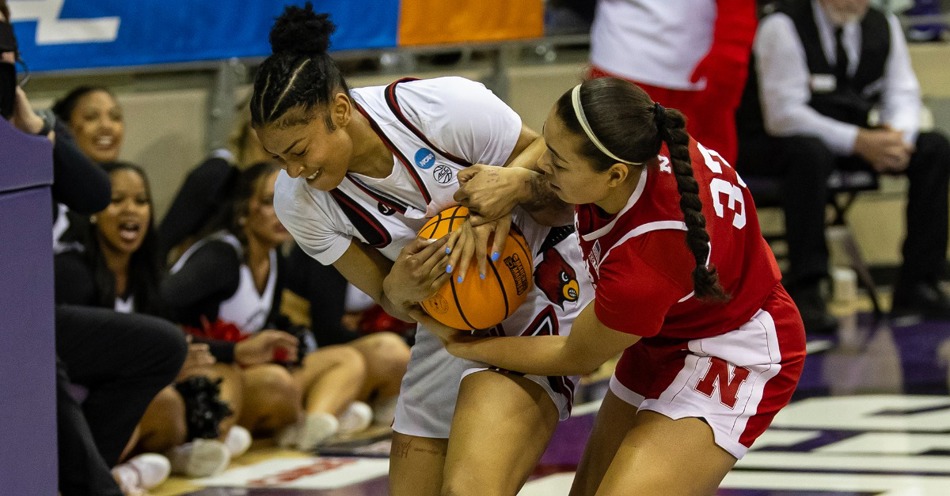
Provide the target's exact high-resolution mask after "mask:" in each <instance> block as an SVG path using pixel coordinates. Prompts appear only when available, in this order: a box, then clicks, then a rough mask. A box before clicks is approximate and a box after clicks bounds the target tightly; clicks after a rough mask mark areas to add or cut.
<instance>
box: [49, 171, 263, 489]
mask: <svg viewBox="0 0 950 496" xmlns="http://www.w3.org/2000/svg"><path fill="white" fill-rule="evenodd" d="M101 166H102V168H103V169H104V170H105V171H106V172H107V173H108V174H109V178H110V180H111V183H112V199H111V202H110V204H109V206H108V207H106V209H105V210H102V211H101V212H98V213H96V214H93V215H92V216H90V222H88V223H77V224H75V226H87V227H85V228H84V229H83V232H75V231H76V230H77V229H73V230H71V231H68V232H67V233H66V234H65V235H64V238H66V239H67V240H68V241H75V242H73V243H70V245H72V246H75V245H76V244H78V245H79V246H80V247H82V250H81V251H80V250H69V251H65V252H62V253H59V254H57V255H56V258H55V263H56V299H57V302H59V303H67V304H73V305H88V306H98V307H103V308H111V309H114V310H116V311H117V312H122V313H131V312H136V313H144V314H149V315H155V316H159V317H165V316H167V312H166V309H165V307H164V305H163V304H162V302H161V298H160V296H159V283H160V280H161V277H162V276H163V267H164V266H163V264H162V263H161V262H160V261H159V258H158V239H157V234H156V232H155V228H154V225H155V222H154V218H153V208H152V195H151V189H150V187H149V184H148V178H147V176H146V174H145V171H144V170H142V168H141V167H139V166H136V165H133V164H129V163H124V162H107V163H104V164H101ZM213 363H214V358H213V357H212V356H211V354H210V352H209V350H208V344H207V343H190V344H189V353H188V357H187V358H186V360H185V364H184V365H183V366H182V370H181V372H180V373H179V374H178V377H176V379H175V383H173V384H171V385H168V386H166V387H165V388H164V389H162V390H161V391H160V392H159V393H158V395H157V396H156V397H155V399H153V400H152V402H151V403H150V404H149V407H148V409H147V410H146V411H145V414H144V416H143V417H142V421H141V422H140V423H139V427H138V430H137V433H138V435H137V436H136V439H135V441H134V442H133V443H132V446H130V448H131V450H132V452H133V453H141V452H155V453H165V454H167V455H168V457H169V458H170V459H171V469H172V471H173V472H174V473H179V474H183V475H187V476H190V477H204V476H209V475H213V474H215V473H217V472H220V471H221V470H223V469H224V468H225V467H227V465H228V462H229V461H230V460H231V459H232V458H233V457H237V456H240V455H241V454H243V453H244V452H245V451H247V449H248V448H249V447H250V442H251V438H250V434H249V433H248V432H247V430H246V429H244V428H243V427H240V426H233V423H234V420H233V419H227V420H224V419H222V418H220V417H221V416H222V415H223V413H226V412H225V411H224V410H226V405H224V404H223V403H222V404H221V405H224V406H223V407H222V406H218V411H217V412H215V413H216V414H217V415H216V416H214V419H215V424H214V426H213V427H214V428H213V429H212V431H217V432H220V438H221V441H218V440H215V439H204V438H198V439H195V440H194V441H192V442H186V441H189V430H191V431H195V432H196V431H198V430H199V429H196V428H192V429H189V424H188V419H190V418H194V417H196V416H198V417H203V416H204V414H205V413H207V411H209V410H210V411H214V407H215V406H217V404H212V405H208V408H205V409H203V410H201V413H196V412H195V411H194V410H196V409H197V408H198V406H197V405H198V403H196V402H194V399H195V398H194V397H195V396H197V394H192V395H189V397H188V401H187V402H186V398H184V397H183V395H182V393H181V392H180V390H179V388H181V391H194V392H195V393H197V391H199V389H195V385H204V387H203V388H202V389H200V390H201V391H204V392H206V393H208V394H209V395H210V396H211V397H216V394H217V393H216V391H214V390H213V388H212V389H211V390H210V391H209V390H208V389H209V388H208V386H207V384H210V383H211V381H210V380H207V382H203V381H198V380H190V381H189V379H190V378H192V377H195V378H197V377H209V376H210V377H214V374H213V372H212V370H211V365H212V364H213ZM176 386H178V387H176ZM186 404H187V405H192V407H191V408H186ZM218 422H220V424H221V425H218ZM211 434H213V432H212V433H207V432H205V433H203V435H206V436H207V435H211Z"/></svg>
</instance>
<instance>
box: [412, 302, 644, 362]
mask: <svg viewBox="0 0 950 496" xmlns="http://www.w3.org/2000/svg"><path fill="white" fill-rule="evenodd" d="M413 314H414V315H416V316H417V317H418V319H417V320H419V321H420V322H423V323H425V324H426V326H428V327H429V328H431V329H432V330H433V332H435V333H436V334H437V335H438V336H439V337H440V338H442V340H443V342H445V345H446V349H447V350H448V351H449V353H452V354H453V355H455V356H458V357H460V358H466V359H469V360H475V361H478V362H483V363H488V364H491V365H494V366H496V367H500V368H503V369H508V370H513V371H516V372H523V373H526V374H535V375H579V374H586V373H590V372H592V371H594V370H596V369H597V367H599V366H600V365H601V364H603V363H604V362H606V361H607V360H609V359H610V358H612V357H615V356H617V355H619V354H620V353H621V352H622V351H623V350H625V349H627V348H628V347H630V346H632V345H633V344H635V343H636V342H637V341H639V340H640V336H637V335H634V334H626V333H623V332H619V331H615V330H613V329H611V328H609V327H607V326H606V325H604V324H603V323H602V322H600V320H599V319H598V318H597V315H596V314H595V313H594V305H593V304H588V305H587V307H585V308H584V310H583V311H581V313H580V315H578V317H577V319H576V320H575V321H574V324H573V326H572V328H571V334H570V335H568V336H532V337H486V338H481V337H474V336H471V335H470V334H468V333H465V332H461V331H458V330H455V329H452V328H450V327H447V326H445V325H442V324H440V323H438V322H436V321H435V320H433V319H431V318H429V317H426V316H424V315H417V314H416V313H415V312H414V313H413Z"/></svg>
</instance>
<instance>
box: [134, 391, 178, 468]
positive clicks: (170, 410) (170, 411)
mask: <svg viewBox="0 0 950 496" xmlns="http://www.w3.org/2000/svg"><path fill="white" fill-rule="evenodd" d="M140 426H141V440H140V441H139V445H140V447H141V448H142V449H141V450H142V451H157V452H162V451H165V450H167V449H169V448H172V447H174V446H177V445H179V444H181V443H184V442H185V441H187V436H188V425H187V424H186V422H185V401H184V399H183V398H182V397H181V394H179V393H178V390H176V389H175V387H174V386H168V387H165V388H163V389H162V390H161V391H159V392H158V394H156V395H155V398H153V399H152V402H151V403H149V405H148V409H146V411H145V414H144V415H143V416H142V421H141V423H140Z"/></svg>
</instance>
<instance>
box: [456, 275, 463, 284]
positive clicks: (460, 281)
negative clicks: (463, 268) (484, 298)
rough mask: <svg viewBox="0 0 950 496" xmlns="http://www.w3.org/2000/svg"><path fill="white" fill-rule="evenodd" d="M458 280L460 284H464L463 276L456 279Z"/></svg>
mask: <svg viewBox="0 0 950 496" xmlns="http://www.w3.org/2000/svg"><path fill="white" fill-rule="evenodd" d="M456 282H458V283H459V284H462V276H459V278H458V279H456Z"/></svg>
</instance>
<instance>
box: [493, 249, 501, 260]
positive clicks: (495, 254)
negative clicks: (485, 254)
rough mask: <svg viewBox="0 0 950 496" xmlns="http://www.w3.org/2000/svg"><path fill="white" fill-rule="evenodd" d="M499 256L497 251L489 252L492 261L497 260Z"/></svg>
mask: <svg viewBox="0 0 950 496" xmlns="http://www.w3.org/2000/svg"><path fill="white" fill-rule="evenodd" d="M499 258H501V253H498V252H497V251H495V252H492V254H491V261H492V262H497V261H498V259H499Z"/></svg>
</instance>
